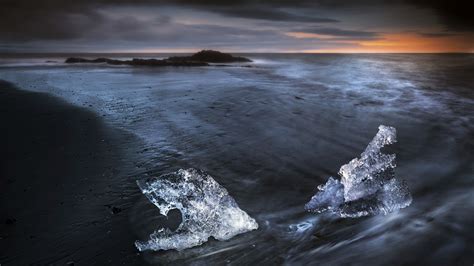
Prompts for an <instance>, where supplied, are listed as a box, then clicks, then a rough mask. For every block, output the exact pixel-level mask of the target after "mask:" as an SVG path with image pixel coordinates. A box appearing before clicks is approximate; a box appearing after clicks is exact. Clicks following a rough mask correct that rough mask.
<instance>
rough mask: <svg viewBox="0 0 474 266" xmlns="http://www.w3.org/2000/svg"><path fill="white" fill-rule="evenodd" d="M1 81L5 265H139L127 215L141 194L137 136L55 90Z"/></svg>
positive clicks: (0, 233)
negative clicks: (108, 123) (30, 88)
mask: <svg viewBox="0 0 474 266" xmlns="http://www.w3.org/2000/svg"><path fill="white" fill-rule="evenodd" d="M0 87H1V89H0V121H2V130H1V131H0V142H1V144H0V146H1V147H2V148H1V160H0V163H1V167H0V171H1V179H0V217H2V221H1V224H0V250H1V252H0V253H1V254H0V262H1V264H2V265H27V264H31V263H33V264H39V265H47V264H55V265H65V264H67V263H68V262H74V263H75V265H93V264H96V265H105V264H111V265H122V264H127V265H130V264H137V263H138V262H139V261H140V259H139V257H138V255H137V251H136V249H135V247H134V246H133V242H134V240H135V236H134V234H133V233H132V232H131V230H130V229H129V228H130V226H129V225H128V224H129V221H128V215H127V214H128V212H129V210H130V209H131V205H132V203H133V202H135V201H136V200H135V199H136V198H137V197H140V196H141V194H140V192H139V190H138V189H137V187H136V185H135V180H134V179H133V178H131V177H130V175H132V174H133V173H135V172H137V171H140V169H139V168H138V167H136V165H135V162H134V158H136V157H137V156H138V155H137V154H138V153H137V151H136V149H137V148H138V147H139V146H140V142H139V140H137V139H136V138H135V137H133V136H132V135H130V134H129V133H126V132H125V131H123V130H117V129H113V128H110V127H107V126H106V125H104V123H103V121H102V119H101V118H100V117H98V116H97V115H95V114H93V113H92V112H90V111H87V110H85V109H83V108H79V107H74V106H71V105H69V104H67V103H65V102H64V101H62V100H60V99H58V98H56V97H53V96H50V95H48V94H45V93H37V92H26V91H22V90H20V89H18V88H15V87H14V86H13V85H12V84H10V83H7V82H4V81H1V82H0ZM135 147H137V148H135Z"/></svg>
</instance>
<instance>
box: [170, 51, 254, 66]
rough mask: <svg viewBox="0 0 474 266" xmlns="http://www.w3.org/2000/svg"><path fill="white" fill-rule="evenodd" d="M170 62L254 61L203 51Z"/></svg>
mask: <svg viewBox="0 0 474 266" xmlns="http://www.w3.org/2000/svg"><path fill="white" fill-rule="evenodd" d="M168 60H170V61H198V62H206V63H236V62H252V60H250V59H248V58H245V57H240V56H233V55H231V54H226V53H221V52H219V51H213V50H202V51H200V52H198V53H195V54H193V55H191V56H173V57H170V58H168Z"/></svg>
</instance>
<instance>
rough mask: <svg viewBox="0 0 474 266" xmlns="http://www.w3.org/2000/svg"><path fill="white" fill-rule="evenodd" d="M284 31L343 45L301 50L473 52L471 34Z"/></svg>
mask: <svg viewBox="0 0 474 266" xmlns="http://www.w3.org/2000/svg"><path fill="white" fill-rule="evenodd" d="M287 35H289V36H292V37H295V38H301V39H310V38H311V39H314V38H316V39H322V40H331V41H333V42H334V43H339V44H345V45H346V47H339V48H332V49H308V50H303V51H301V52H304V53H457V52H465V53H472V52H474V35H473V34H469V35H452V36H451V35H449V36H441V37H425V36H421V35H419V34H416V33H389V34H382V35H381V37H380V38H378V39H375V40H360V41H358V40H338V39H337V38H335V37H333V36H330V35H321V34H311V33H304V32H291V33H287Z"/></svg>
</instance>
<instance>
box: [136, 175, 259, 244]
mask: <svg viewBox="0 0 474 266" xmlns="http://www.w3.org/2000/svg"><path fill="white" fill-rule="evenodd" d="M138 186H139V187H140V189H141V190H142V192H143V194H145V195H146V197H147V198H148V199H149V200H150V201H151V202H152V203H153V204H155V206H156V207H158V208H159V210H160V213H161V214H163V215H165V216H166V215H167V214H168V212H169V211H170V210H172V209H178V210H179V211H180V212H181V215H182V223H181V224H180V225H179V227H178V228H177V229H176V231H174V232H172V231H170V230H169V229H158V230H157V231H155V232H154V233H152V234H151V235H150V239H149V240H148V241H145V242H143V241H136V242H135V246H136V247H137V248H138V250H140V251H143V250H149V249H151V250H168V249H176V250H182V249H186V248H190V247H193V246H197V245H201V244H202V243H204V242H206V241H207V240H208V238H209V237H211V236H212V237H214V238H216V239H217V240H227V239H230V238H231V237H234V236H235V235H238V234H241V233H245V232H247V231H251V230H254V229H257V228H258V224H257V222H256V221H255V220H254V219H253V218H251V217H250V216H249V215H248V214H247V213H245V212H244V211H243V210H241V209H240V208H239V206H238V205H237V203H236V202H235V200H234V199H233V198H232V197H231V196H230V195H229V194H228V192H227V190H226V189H225V188H224V187H222V186H221V185H219V184H218V183H217V182H216V181H215V180H214V179H213V178H212V177H211V176H210V175H207V174H205V173H204V172H202V171H199V170H196V169H187V170H184V169H180V170H178V171H177V172H173V173H170V174H165V175H162V176H160V177H158V178H151V179H148V180H146V181H143V182H140V181H139V182H138Z"/></svg>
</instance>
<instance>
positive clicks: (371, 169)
mask: <svg viewBox="0 0 474 266" xmlns="http://www.w3.org/2000/svg"><path fill="white" fill-rule="evenodd" d="M396 141H397V140H396V130H395V128H393V127H388V126H383V125H381V126H379V131H378V133H377V135H375V137H374V138H373V139H372V141H371V142H370V143H369V145H368V146H367V148H366V149H365V151H364V152H363V153H362V154H361V155H360V158H355V159H352V161H350V162H349V163H348V164H345V165H343V166H341V168H340V169H339V175H340V176H341V180H340V181H338V180H336V179H334V178H332V177H330V178H329V180H328V181H327V182H326V184H325V185H323V186H319V187H318V189H319V191H318V192H317V193H316V195H314V196H313V197H312V198H311V200H310V201H309V202H308V203H307V204H306V205H305V209H306V210H308V211H312V212H318V213H320V212H324V211H331V212H334V213H336V214H338V215H339V216H341V217H360V216H366V215H375V214H379V213H382V214H387V213H389V212H392V211H394V210H397V209H400V208H405V207H407V206H408V205H410V203H411V201H412V198H411V195H410V191H409V190H408V186H407V185H406V183H405V182H404V181H400V180H398V179H396V178H395V173H394V168H395V167H396V163H395V154H384V153H382V152H381V151H380V149H381V148H382V147H384V146H386V145H390V144H392V143H395V142H396Z"/></svg>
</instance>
